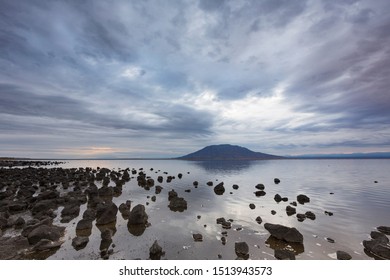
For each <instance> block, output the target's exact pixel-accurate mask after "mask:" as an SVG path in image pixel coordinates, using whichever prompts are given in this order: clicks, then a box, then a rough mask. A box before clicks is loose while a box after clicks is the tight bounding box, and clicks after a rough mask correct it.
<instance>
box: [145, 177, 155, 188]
mask: <svg viewBox="0 0 390 280" xmlns="http://www.w3.org/2000/svg"><path fill="white" fill-rule="evenodd" d="M146 185H147V186H148V187H153V186H154V180H153V179H152V178H149V179H148V180H146Z"/></svg>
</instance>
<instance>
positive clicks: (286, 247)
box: [265, 236, 305, 259]
mask: <svg viewBox="0 0 390 280" xmlns="http://www.w3.org/2000/svg"><path fill="white" fill-rule="evenodd" d="M265 244H267V245H269V247H270V248H271V249H273V250H274V251H275V257H277V258H279V259H280V258H289V259H291V257H292V256H294V257H295V256H297V255H299V254H302V253H303V252H304V251H305V248H304V246H303V244H300V243H293V242H286V241H283V240H280V239H277V238H275V237H273V236H270V237H269V238H268V239H267V240H266V241H265ZM289 252H291V253H292V254H293V255H291V253H289Z"/></svg>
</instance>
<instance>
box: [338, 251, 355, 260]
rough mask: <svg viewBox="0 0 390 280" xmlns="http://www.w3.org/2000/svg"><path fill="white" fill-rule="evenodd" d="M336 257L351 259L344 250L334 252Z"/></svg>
mask: <svg viewBox="0 0 390 280" xmlns="http://www.w3.org/2000/svg"><path fill="white" fill-rule="evenodd" d="M336 255H337V259H338V260H350V259H352V257H351V255H350V254H348V253H347V252H344V251H337V252H336Z"/></svg>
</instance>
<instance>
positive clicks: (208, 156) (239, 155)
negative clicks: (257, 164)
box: [178, 144, 283, 160]
mask: <svg viewBox="0 0 390 280" xmlns="http://www.w3.org/2000/svg"><path fill="white" fill-rule="evenodd" d="M279 158H283V157H280V156H275V155H270V154H264V153H259V152H253V151H251V150H249V149H247V148H244V147H240V146H236V145H229V144H222V145H212V146H207V147H205V148H203V149H201V150H199V151H196V152H194V153H191V154H188V155H185V156H182V157H179V158H178V159H186V160H259V159H279Z"/></svg>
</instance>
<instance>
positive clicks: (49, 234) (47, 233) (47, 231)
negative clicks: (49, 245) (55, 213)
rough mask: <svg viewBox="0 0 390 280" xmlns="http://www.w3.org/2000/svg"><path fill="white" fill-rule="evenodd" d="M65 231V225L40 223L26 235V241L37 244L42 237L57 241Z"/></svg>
mask: <svg viewBox="0 0 390 280" xmlns="http://www.w3.org/2000/svg"><path fill="white" fill-rule="evenodd" d="M64 231H65V227H58V226H53V225H51V226H49V225H45V224H43V225H40V226H38V227H37V228H35V229H33V230H32V231H31V232H30V233H29V234H28V236H27V239H28V242H29V243H30V244H31V245H35V244H37V243H38V242H39V241H40V240H42V239H48V240H51V241H58V240H59V239H60V237H61V236H62V234H63V233H64Z"/></svg>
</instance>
